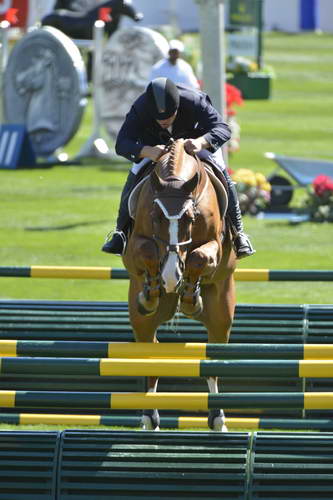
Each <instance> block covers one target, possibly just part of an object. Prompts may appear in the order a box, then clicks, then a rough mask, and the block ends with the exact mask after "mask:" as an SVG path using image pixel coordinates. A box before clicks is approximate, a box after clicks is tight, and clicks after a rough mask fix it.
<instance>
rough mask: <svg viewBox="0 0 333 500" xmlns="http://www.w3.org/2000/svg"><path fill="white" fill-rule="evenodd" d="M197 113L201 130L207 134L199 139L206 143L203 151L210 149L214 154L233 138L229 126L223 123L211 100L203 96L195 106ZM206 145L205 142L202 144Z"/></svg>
mask: <svg viewBox="0 0 333 500" xmlns="http://www.w3.org/2000/svg"><path fill="white" fill-rule="evenodd" d="M195 108H196V109H195V112H196V115H197V120H198V122H199V126H200V128H201V129H202V130H203V131H205V133H204V134H203V135H202V136H201V137H199V139H200V140H202V141H206V145H207V144H208V145H209V146H208V147H207V146H202V147H201V149H209V150H210V151H211V152H212V153H214V152H215V151H217V150H218V149H220V147H221V146H223V144H224V143H225V142H227V141H228V140H229V139H230V137H231V131H230V128H229V126H228V125H227V124H226V123H225V122H224V121H223V118H222V116H221V115H220V113H219V112H218V111H217V110H216V109H215V108H214V107H213V106H212V104H211V103H210V101H209V98H207V97H206V98H205V96H204V95H203V96H202V97H201V99H200V101H199V103H197V104H196V106H195ZM202 144H204V142H202Z"/></svg>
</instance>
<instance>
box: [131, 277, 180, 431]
mask: <svg viewBox="0 0 333 500" xmlns="http://www.w3.org/2000/svg"><path fill="white" fill-rule="evenodd" d="M139 289H140V284H139V282H135V281H134V280H131V283H130V289H129V313H130V320H131V325H132V327H133V331H134V336H135V341H136V342H158V340H157V338H156V330H157V328H158V327H159V325H160V324H161V323H163V322H165V321H167V320H168V319H170V318H172V316H173V315H174V312H175V310H176V307H177V302H178V298H177V296H176V295H175V294H171V295H169V296H163V297H162V298H161V303H160V308H159V310H158V311H157V312H156V313H155V314H153V315H152V316H143V315H142V314H140V313H139V312H138V309H137V307H136V296H137V293H138V290H139ZM146 379H147V392H157V385H158V377H146ZM141 425H142V428H143V429H144V430H159V427H160V416H159V412H158V410H157V409H154V410H143V412H142V420H141Z"/></svg>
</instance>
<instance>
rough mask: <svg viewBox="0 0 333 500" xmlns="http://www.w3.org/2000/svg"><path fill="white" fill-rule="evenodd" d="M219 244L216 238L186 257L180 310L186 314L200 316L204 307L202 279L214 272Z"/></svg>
mask: <svg viewBox="0 0 333 500" xmlns="http://www.w3.org/2000/svg"><path fill="white" fill-rule="evenodd" d="M218 253H219V245H218V242H217V241H215V240H212V241H209V242H208V243H205V244H204V245H202V246H200V247H198V248H195V249H194V250H192V252H191V253H190V254H189V256H188V257H187V259H186V266H185V272H184V284H183V290H182V293H181V298H180V310H181V312H182V313H183V314H185V315H186V316H192V317H195V316H198V315H199V314H201V312H202V309H203V302H202V298H201V295H200V279H201V277H202V276H205V275H209V274H211V273H213V272H214V270H215V269H216V266H217V262H218Z"/></svg>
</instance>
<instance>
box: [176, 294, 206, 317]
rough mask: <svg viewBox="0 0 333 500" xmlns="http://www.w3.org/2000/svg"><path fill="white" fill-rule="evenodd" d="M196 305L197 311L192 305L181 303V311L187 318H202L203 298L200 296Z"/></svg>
mask: <svg viewBox="0 0 333 500" xmlns="http://www.w3.org/2000/svg"><path fill="white" fill-rule="evenodd" d="M194 305H195V309H193V305H192V304H186V303H185V302H182V303H181V306H180V310H181V312H182V313H183V314H185V316H188V317H189V318H196V317H197V316H200V314H201V313H202V311H203V302H202V298H201V296H200V295H199V296H198V298H197V301H196V303H195V304H194Z"/></svg>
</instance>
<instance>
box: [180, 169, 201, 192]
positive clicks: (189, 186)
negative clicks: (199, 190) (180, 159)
mask: <svg viewBox="0 0 333 500" xmlns="http://www.w3.org/2000/svg"><path fill="white" fill-rule="evenodd" d="M198 182H199V174H198V172H196V173H195V174H194V175H193V177H192V178H191V179H189V180H188V181H186V182H184V184H183V185H182V190H183V191H184V192H185V193H186V194H190V193H192V191H193V190H194V188H195V187H196V186H197V184H198Z"/></svg>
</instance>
